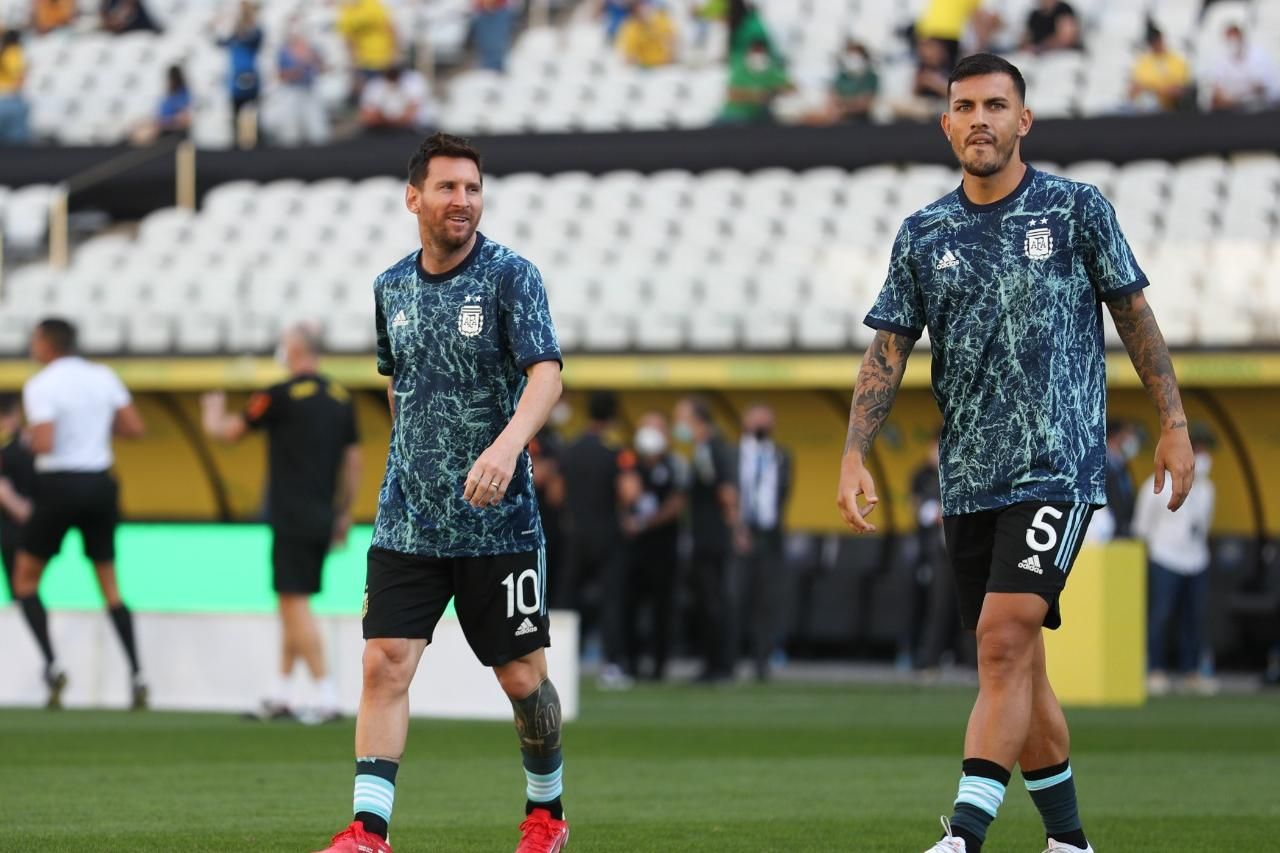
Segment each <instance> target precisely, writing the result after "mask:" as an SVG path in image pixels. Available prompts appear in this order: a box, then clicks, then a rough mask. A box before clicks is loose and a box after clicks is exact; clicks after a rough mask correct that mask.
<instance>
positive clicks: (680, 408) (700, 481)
mask: <svg viewBox="0 0 1280 853" xmlns="http://www.w3.org/2000/svg"><path fill="white" fill-rule="evenodd" d="M674 432H675V436H676V438H677V439H678V440H680V441H681V442H684V443H687V444H692V445H693V476H692V477H691V479H690V486H689V517H690V532H691V533H692V534H693V535H692V539H693V556H692V570H693V586H694V597H695V600H696V606H697V612H698V622H699V623H700V625H701V628H702V637H701V640H702V667H703V668H702V672H701V673H700V674H699V676H698V681H700V682H703V683H711V682H717V681H725V680H728V679H729V678H731V677H732V676H733V671H732V669H731V668H730V664H731V658H730V657H729V646H730V637H729V622H728V615H729V613H728V611H729V602H730V598H729V582H728V581H729V578H728V571H729V557H730V552H731V550H732V546H733V535H732V531H733V530H734V528H735V527H737V523H738V485H737V479H738V469H737V465H736V463H735V461H734V458H733V450H732V449H731V448H730V447H729V445H728V443H727V442H725V440H724V439H723V438H722V437H721V436H720V432H719V431H718V430H717V429H716V427H715V424H714V422H713V421H712V419H711V408H710V407H709V406H708V405H707V403H706V402H705V401H703V400H700V399H697V398H693V397H687V398H685V399H683V400H681V401H680V402H679V403H677V404H676V411H675V430H674Z"/></svg>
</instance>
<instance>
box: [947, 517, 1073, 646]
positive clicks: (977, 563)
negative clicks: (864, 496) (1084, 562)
mask: <svg viewBox="0 0 1280 853" xmlns="http://www.w3.org/2000/svg"><path fill="white" fill-rule="evenodd" d="M1095 509H1096V507H1094V506H1091V505H1090V504H1077V503H1060V502H1038V501H1029V502H1026V503H1018V504H1013V505H1012V506H1006V507H1001V508H1000V509H993V510H987V511H986V512H974V513H968V514H965V515H953V516H948V517H946V518H944V519H943V521H942V524H943V530H944V531H945V533H946V537H947V555H948V556H949V557H950V558H951V567H952V568H953V569H954V570H955V573H956V595H957V596H958V597H959V599H960V620H961V622H963V623H964V626H965V627H966V628H968V629H969V630H971V631H972V630H976V629H977V627H978V617H979V616H980V615H981V614H982V600H983V599H984V598H985V597H986V595H987V593H989V592H1030V593H1035V594H1036V595H1038V596H1040V597H1041V598H1043V599H1044V600H1045V601H1047V602H1049V612H1048V613H1047V614H1045V617H1044V626H1045V627H1046V628H1058V627H1060V626H1061V625H1062V613H1061V611H1060V609H1059V607H1058V597H1059V596H1060V595H1061V594H1062V590H1063V588H1064V587H1066V585H1067V575H1068V574H1070V572H1071V566H1072V565H1073V564H1074V563H1075V560H1076V557H1077V556H1078V555H1079V553H1080V545H1081V543H1082V542H1083V541H1084V532H1085V530H1087V529H1088V527H1089V519H1090V518H1092V517H1093V512H1094V510H1095Z"/></svg>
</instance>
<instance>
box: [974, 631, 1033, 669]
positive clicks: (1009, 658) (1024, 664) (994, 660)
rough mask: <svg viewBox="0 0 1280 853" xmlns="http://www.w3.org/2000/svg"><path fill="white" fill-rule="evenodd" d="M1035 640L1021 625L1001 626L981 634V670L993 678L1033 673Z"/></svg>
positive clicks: (980, 632)
mask: <svg viewBox="0 0 1280 853" xmlns="http://www.w3.org/2000/svg"><path fill="white" fill-rule="evenodd" d="M1033 643H1034V637H1029V636H1028V635H1027V632H1026V631H1024V630H1023V629H1022V627H1021V626H1019V625H1000V626H996V627H992V628H987V629H986V630H983V631H979V632H978V667H979V670H980V672H982V673H983V674H987V675H992V676H997V677H998V676H1000V675H1014V674H1020V673H1028V674H1029V673H1030V672H1031V669H1032V663H1033V662H1034V660H1035V654H1034V652H1035V647H1034V645H1033Z"/></svg>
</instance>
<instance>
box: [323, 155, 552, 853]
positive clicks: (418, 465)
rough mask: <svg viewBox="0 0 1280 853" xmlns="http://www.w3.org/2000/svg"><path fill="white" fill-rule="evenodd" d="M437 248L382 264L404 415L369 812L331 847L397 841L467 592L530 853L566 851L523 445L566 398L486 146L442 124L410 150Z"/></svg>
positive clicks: (363, 728) (380, 598)
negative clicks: (422, 728) (414, 763)
mask: <svg viewBox="0 0 1280 853" xmlns="http://www.w3.org/2000/svg"><path fill="white" fill-rule="evenodd" d="M405 204H406V206H407V207H408V209H409V212H410V213H412V214H414V216H416V217H417V219H418V232H419V236H420V237H421V240H422V250H421V251H418V252H414V253H413V254H411V255H409V256H408V257H406V258H404V259H403V260H401V261H400V262H399V263H397V264H396V265H395V266H393V267H391V268H390V269H388V270H387V271H386V272H384V273H382V274H381V275H380V276H378V278H377V280H376V281H375V282H374V285H373V289H374V303H375V306H376V315H377V329H378V370H379V372H381V373H382V374H384V375H386V376H390V377H391V383H390V386H389V387H388V389H387V394H388V398H389V400H390V402H391V408H392V413H393V423H392V430H391V447H390V451H389V453H388V456H387V471H386V477H385V479H384V480H383V483H382V492H381V494H380V495H379V498H378V515H377V520H376V523H375V528H374V536H373V546H372V547H371V548H370V549H369V565H368V575H367V580H366V586H365V616H364V636H365V649H364V689H363V692H362V693H361V697H360V711H359V714H358V716H357V719H356V765H355V769H356V776H355V807H354V811H355V819H354V820H353V821H352V822H351V824H350V825H349V826H348V827H347V828H346V829H344V830H343V831H342V832H340V833H338V834H337V835H336V836H334V838H333V841H332V845H331V846H330V847H329V848H328V849H327V851H326V853H388V851H390V850H391V847H390V845H389V844H388V843H387V828H388V825H389V824H390V822H391V809H392V804H393V802H394V799H395V782H396V771H397V770H398V769H399V766H400V758H401V755H402V754H403V752H404V746H405V739H406V735H407V732H408V725H409V696H408V690H409V683H410V682H411V681H412V680H413V676H414V673H415V672H416V671H417V667H418V661H419V659H420V658H421V657H422V653H423V650H424V649H425V648H426V646H427V644H428V643H429V642H430V641H431V634H432V631H433V630H434V629H435V626H436V623H437V622H439V620H440V617H441V616H442V615H443V613H444V610H445V606H446V605H447V604H448V603H449V599H450V598H453V599H454V602H455V606H456V608H457V613H458V620H459V622H460V624H461V626H462V630H463V633H464V634H465V635H466V638H467V642H468V643H469V644H470V646H471V649H472V651H473V652H474V653H475V655H476V657H478V658H479V659H480V661H481V663H483V664H484V665H486V666H490V667H492V668H493V671H494V673H495V674H496V675H497V677H498V682H499V684H501V685H502V689H503V691H504V692H506V694H507V696H508V697H509V698H510V699H511V705H512V708H513V709H514V711H515V724H516V731H517V733H518V734H519V739H520V749H521V752H522V753H523V764H524V771H525V777H526V782H527V794H528V797H527V802H526V803H525V816H526V817H525V820H524V822H523V823H522V824H521V825H520V829H521V833H522V837H521V840H520V844H519V846H518V847H517V848H516V850H517V853H557V851H559V850H560V849H561V848H563V847H564V844H565V842H566V841H567V840H568V837H569V826H568V824H567V823H565V820H564V810H563V808H562V806H561V804H560V794H561V790H562V787H563V786H562V782H561V778H562V774H563V761H562V758H561V753H560V698H559V696H558V695H557V693H556V688H555V686H554V685H553V684H552V683H551V681H550V679H548V677H547V660H546V655H545V652H544V651H543V650H544V648H545V647H546V646H548V645H550V637H549V635H548V626H547V607H546V589H545V581H546V560H545V557H544V551H543V532H542V526H541V523H540V521H539V518H538V505H537V501H536V499H535V498H534V492H533V473H532V470H531V466H530V463H529V456H528V453H527V452H526V451H525V446H526V445H527V444H528V443H529V441H530V439H532V438H533V437H534V435H535V434H536V433H537V432H538V430H539V429H541V428H542V426H543V424H544V423H545V422H546V420H547V416H548V415H549V414H550V412H551V408H552V407H553V406H554V405H555V403H556V401H557V400H558V399H559V398H560V390H561V385H560V365H561V357H560V347H559V344H558V343H557V341H556V333H555V327H554V326H553V325H552V322H551V314H550V312H549V311H548V308H547V297H546V291H545V290H544V289H543V286H542V278H541V275H540V274H539V273H538V270H537V268H536V267H534V266H533V264H531V263H529V261H527V260H525V259H524V258H522V257H520V256H519V255H517V254H516V253H515V252H513V251H511V250H510V249H508V248H506V247H505V246H501V245H499V244H498V243H495V242H493V241H492V240H489V239H486V238H485V237H484V236H483V235H482V234H480V233H478V232H477V231H476V227H477V225H478V224H479V222H480V215H481V213H482V212H483V210H484V192H483V183H482V177H481V165H480V155H479V153H477V152H476V150H475V149H474V148H472V147H471V146H470V145H469V144H467V142H466V141H465V140H463V139H459V138H458V137H455V136H449V135H446V134H439V133H438V134H436V135H434V136H432V137H430V138H429V139H427V140H426V141H425V142H424V143H423V144H422V146H421V147H420V148H419V149H418V150H417V151H416V152H415V153H414V155H413V157H412V158H411V159H410V161H409V185H408V187H407V189H406V190H405Z"/></svg>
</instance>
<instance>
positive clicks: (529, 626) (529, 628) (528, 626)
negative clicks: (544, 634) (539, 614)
mask: <svg viewBox="0 0 1280 853" xmlns="http://www.w3.org/2000/svg"><path fill="white" fill-rule="evenodd" d="M537 631H538V629H537V628H535V627H533V623H532V622H530V621H529V617H527V616H526V617H525V619H524V621H523V622H521V623H520V627H519V628H517V629H516V636H517V637H523V636H524V635H525V634H536V633H537Z"/></svg>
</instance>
